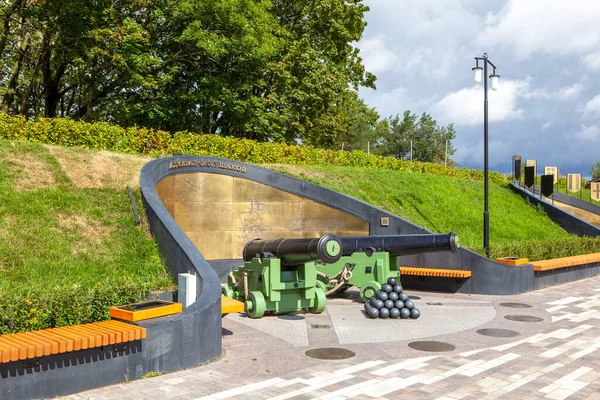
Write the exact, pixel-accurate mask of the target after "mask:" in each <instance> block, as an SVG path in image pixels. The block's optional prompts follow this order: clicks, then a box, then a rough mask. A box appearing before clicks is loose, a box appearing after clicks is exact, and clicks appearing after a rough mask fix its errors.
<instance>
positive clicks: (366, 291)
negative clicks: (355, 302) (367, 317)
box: [360, 281, 381, 303]
mask: <svg viewBox="0 0 600 400" xmlns="http://www.w3.org/2000/svg"><path fill="white" fill-rule="evenodd" d="M380 289H381V283H379V282H377V281H369V282H366V283H365V284H364V285H362V286H361V288H360V298H361V299H362V301H364V302H365V303H366V302H367V301H368V300H369V299H370V298H371V297H373V296H375V293H376V292H377V291H378V290H380Z"/></svg>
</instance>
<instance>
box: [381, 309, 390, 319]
mask: <svg viewBox="0 0 600 400" xmlns="http://www.w3.org/2000/svg"><path fill="white" fill-rule="evenodd" d="M389 316H390V310H388V309H387V308H382V309H381V310H379V318H388V317H389Z"/></svg>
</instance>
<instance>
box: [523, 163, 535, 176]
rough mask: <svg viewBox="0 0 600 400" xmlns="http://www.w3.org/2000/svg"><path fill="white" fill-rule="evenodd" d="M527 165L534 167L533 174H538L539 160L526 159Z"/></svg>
mask: <svg viewBox="0 0 600 400" xmlns="http://www.w3.org/2000/svg"><path fill="white" fill-rule="evenodd" d="M525 166H526V167H533V176H536V175H537V161H535V160H525Z"/></svg>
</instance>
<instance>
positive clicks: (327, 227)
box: [156, 172, 369, 260]
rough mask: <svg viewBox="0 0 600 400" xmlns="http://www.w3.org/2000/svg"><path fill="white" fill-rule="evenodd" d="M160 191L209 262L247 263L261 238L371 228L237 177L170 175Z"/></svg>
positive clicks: (361, 231) (348, 232) (345, 233)
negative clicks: (249, 247)
mask: <svg viewBox="0 0 600 400" xmlns="http://www.w3.org/2000/svg"><path fill="white" fill-rule="evenodd" d="M156 192H157V193H158V196H159V198H160V199H161V201H162V202H163V204H164V205H165V207H166V208H167V211H169V213H170V214H171V215H172V216H173V218H174V219H175V221H176V222H177V224H178V225H179V226H180V227H181V229H182V230H183V231H184V232H185V234H186V235H187V236H188V237H189V238H190V240H191V241H192V243H194V245H195V246H196V247H197V248H198V250H199V251H200V253H202V255H203V256H204V257H205V258H206V259H207V260H227V259H239V258H242V250H243V248H244V245H245V244H246V243H247V242H248V241H250V240H252V239H257V238H263V239H279V238H283V237H298V238H301V237H319V236H321V235H323V234H325V233H333V234H335V235H338V236H355V235H368V234H369V223H368V222H367V221H364V220H362V219H360V218H358V217H355V216H353V215H350V214H347V213H345V212H343V211H340V210H337V209H335V208H333V207H329V206H326V205H323V204H321V203H318V202H316V201H313V200H309V199H307V198H304V197H301V196H297V195H295V194H291V193H288V192H285V191H283V190H279V189H275V188H273V187H270V186H267V185H263V184H261V183H257V182H253V181H250V180H247V179H243V178H237V177H233V176H227V175H220V174H211V173H204V172H190V173H180V174H176V175H171V176H168V177H166V178H164V179H163V180H161V181H160V182H159V183H158V184H157V185H156Z"/></svg>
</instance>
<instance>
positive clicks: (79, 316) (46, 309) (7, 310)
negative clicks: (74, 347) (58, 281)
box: [0, 281, 153, 334]
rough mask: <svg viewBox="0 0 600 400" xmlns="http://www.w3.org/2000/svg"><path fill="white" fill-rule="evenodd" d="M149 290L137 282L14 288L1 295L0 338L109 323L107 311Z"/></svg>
mask: <svg viewBox="0 0 600 400" xmlns="http://www.w3.org/2000/svg"><path fill="white" fill-rule="evenodd" d="M152 289H153V288H152V287H150V286H149V285H144V284H142V283H140V282H134V281H125V282H118V283H115V282H112V283H111V282H103V283H99V284H98V285H96V286H95V287H93V288H86V289H83V288H78V287H60V288H56V290H54V291H51V290H48V289H47V288H46V289H44V290H40V289H38V288H32V287H29V288H25V287H18V288H15V289H14V290H13V291H11V292H10V293H4V294H3V293H0V334H6V333H16V332H28V331H35V330H41V329H48V328H54V327H61V326H68V325H76V324H87V323H90V322H96V321H104V320H108V319H110V315H109V308H110V307H112V306H114V305H115V304H131V303H136V302H139V301H142V300H145V299H146V293H150V292H151V291H152Z"/></svg>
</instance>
